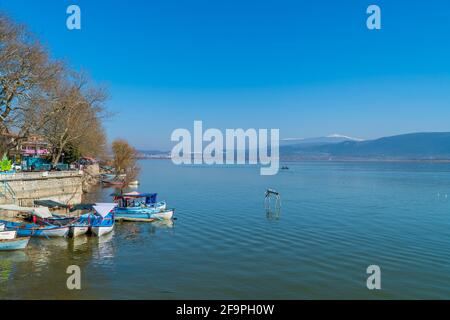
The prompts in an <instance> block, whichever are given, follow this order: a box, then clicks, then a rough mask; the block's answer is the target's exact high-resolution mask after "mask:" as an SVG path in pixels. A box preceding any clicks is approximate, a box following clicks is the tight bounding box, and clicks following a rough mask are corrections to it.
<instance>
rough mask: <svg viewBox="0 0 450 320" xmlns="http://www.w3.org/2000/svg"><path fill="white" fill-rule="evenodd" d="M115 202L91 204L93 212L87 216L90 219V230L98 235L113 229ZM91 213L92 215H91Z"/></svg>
mask: <svg viewBox="0 0 450 320" xmlns="http://www.w3.org/2000/svg"><path fill="white" fill-rule="evenodd" d="M116 206H117V204H116V203H102V204H96V205H95V206H93V209H94V213H93V214H90V215H89V214H88V215H87V218H89V219H91V218H93V219H92V220H91V227H90V229H91V232H92V233H93V234H94V235H96V236H98V237H100V236H102V235H104V234H106V233H109V232H111V231H113V229H114V211H113V209H114V208H115V207H116ZM92 215H93V217H92Z"/></svg>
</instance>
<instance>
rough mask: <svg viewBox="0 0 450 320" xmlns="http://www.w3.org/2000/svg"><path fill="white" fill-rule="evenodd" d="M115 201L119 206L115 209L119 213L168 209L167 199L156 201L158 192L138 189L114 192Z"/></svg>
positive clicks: (151, 211)
mask: <svg viewBox="0 0 450 320" xmlns="http://www.w3.org/2000/svg"><path fill="white" fill-rule="evenodd" d="M112 196H113V197H114V202H117V204H118V206H117V207H116V208H115V209H114V212H115V213H116V214H117V213H155V212H159V211H163V210H166V208H167V204H166V202H165V201H159V202H157V201H156V197H157V193H140V192H137V191H133V192H129V193H124V194H112Z"/></svg>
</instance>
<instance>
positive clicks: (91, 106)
mask: <svg viewBox="0 0 450 320" xmlns="http://www.w3.org/2000/svg"><path fill="white" fill-rule="evenodd" d="M106 96H107V95H106V93H105V90H103V89H102V88H97V87H93V86H91V85H90V83H89V81H88V80H87V78H86V76H85V75H84V74H83V73H73V74H72V79H70V81H68V80H66V81H63V82H61V83H60V84H59V85H58V86H56V87H55V88H53V89H52V91H51V95H50V99H49V100H48V101H46V102H44V103H45V105H46V106H45V107H44V106H42V107H41V108H39V109H40V110H43V109H46V114H49V113H50V114H52V117H50V118H48V119H45V120H44V119H41V120H40V121H38V122H41V123H44V125H43V126H42V127H41V128H39V130H37V132H39V133H40V134H41V135H42V136H43V137H44V138H45V139H46V140H47V142H49V143H50V144H51V146H52V149H53V153H52V163H53V164H56V163H58V161H59V160H60V158H61V154H62V153H63V151H64V149H65V148H66V147H68V146H69V145H70V147H71V148H76V149H77V150H78V151H80V152H83V151H84V152H87V150H88V149H89V147H92V149H89V150H90V153H91V154H90V155H91V156H96V155H97V154H96V152H98V153H102V152H103V148H104V147H105V141H106V139H105V136H104V132H103V127H102V124H101V122H100V120H101V119H102V118H103V117H105V116H107V113H106V111H105V108H104V106H103V103H104V101H105V100H106ZM41 114H42V113H37V114H34V116H35V117H37V118H39V116H41ZM94 146H95V147H94Z"/></svg>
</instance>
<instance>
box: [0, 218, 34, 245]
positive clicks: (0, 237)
mask: <svg viewBox="0 0 450 320" xmlns="http://www.w3.org/2000/svg"><path fill="white" fill-rule="evenodd" d="M2 230H3V231H0V251H10V250H20V249H25V248H26V246H27V245H28V241H30V238H29V237H26V238H17V231H4V230H5V229H4V224H3V229H2Z"/></svg>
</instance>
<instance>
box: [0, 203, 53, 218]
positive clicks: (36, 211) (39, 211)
mask: <svg viewBox="0 0 450 320" xmlns="http://www.w3.org/2000/svg"><path fill="white" fill-rule="evenodd" d="M0 210H6V211H18V212H25V213H29V214H32V215H35V216H37V217H39V218H43V219H45V218H50V217H51V216H52V214H51V213H50V211H49V210H48V208H47V207H37V208H33V207H20V206H17V205H15V204H3V205H0Z"/></svg>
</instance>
